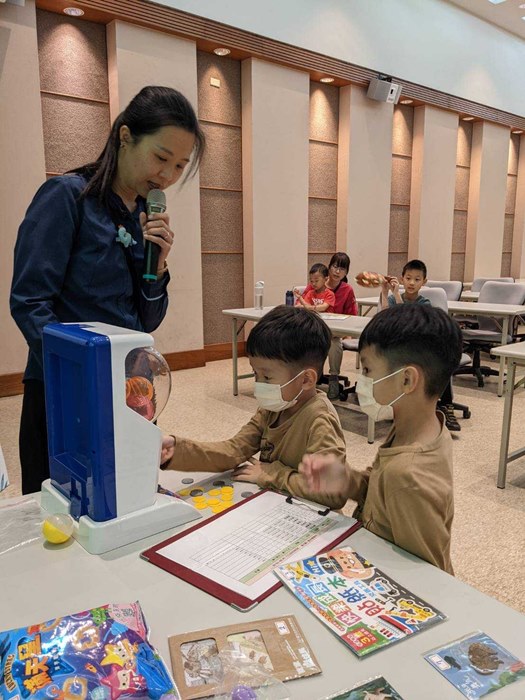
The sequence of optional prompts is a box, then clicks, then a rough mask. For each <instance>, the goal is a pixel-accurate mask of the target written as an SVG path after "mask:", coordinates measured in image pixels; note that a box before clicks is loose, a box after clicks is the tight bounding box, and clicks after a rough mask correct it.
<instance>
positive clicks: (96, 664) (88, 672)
mask: <svg viewBox="0 0 525 700" xmlns="http://www.w3.org/2000/svg"><path fill="white" fill-rule="evenodd" d="M0 697H1V698H2V699H3V700H27V699H30V700H44V698H45V699H46V700H54V699H56V700H119V698H122V699H124V698H134V700H142V699H145V698H152V700H161V699H162V698H166V700H168V699H169V700H178V698H179V695H178V693H177V689H176V687H175V685H174V683H173V681H172V680H171V678H170V675H169V673H168V671H167V669H166V666H165V665H164V662H163V661H162V659H161V658H160V656H159V654H158V652H157V651H156V650H155V649H154V648H153V647H152V646H151V645H150V643H149V642H148V628H147V625H146V622H145V620H144V615H143V613H142V610H141V607H140V605H139V603H138V602H137V603H130V604H128V605H118V604H117V605H111V604H110V605H104V606H103V607H100V608H93V609H92V610H86V611H84V612H81V613H77V614H76V615H65V616H64V617H59V618H56V619H54V620H48V621H47V622H42V623H41V624H38V625H32V626H31V627H21V628H19V629H15V630H9V631H7V632H0Z"/></svg>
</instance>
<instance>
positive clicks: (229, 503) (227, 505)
mask: <svg viewBox="0 0 525 700" xmlns="http://www.w3.org/2000/svg"><path fill="white" fill-rule="evenodd" d="M232 506H233V501H225V502H224V503H223V504H222V509H223V510H226V509H227V508H231V507H232Z"/></svg>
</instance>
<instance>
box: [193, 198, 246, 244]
mask: <svg viewBox="0 0 525 700" xmlns="http://www.w3.org/2000/svg"><path fill="white" fill-rule="evenodd" d="M200 199H201V241H202V243H201V245H202V251H203V252H206V251H208V250H225V251H228V252H232V253H238V252H239V251H242V248H243V241H242V193H241V192H223V191H221V190H201V197H200Z"/></svg>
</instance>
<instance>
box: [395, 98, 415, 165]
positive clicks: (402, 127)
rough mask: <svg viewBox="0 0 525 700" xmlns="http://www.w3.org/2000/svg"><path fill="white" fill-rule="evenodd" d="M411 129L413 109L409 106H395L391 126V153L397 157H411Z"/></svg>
mask: <svg viewBox="0 0 525 700" xmlns="http://www.w3.org/2000/svg"><path fill="white" fill-rule="evenodd" d="M413 129H414V108H413V107H410V105H396V106H395V107H394V120H393V124H392V153H394V154H396V155H399V156H411V155H412V132H413Z"/></svg>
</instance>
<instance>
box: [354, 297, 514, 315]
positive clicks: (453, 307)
mask: <svg viewBox="0 0 525 700" xmlns="http://www.w3.org/2000/svg"><path fill="white" fill-rule="evenodd" d="M357 302H358V304H364V305H365V306H374V305H376V304H378V303H379V297H362V298H361V299H358V300H357ZM448 311H449V313H452V314H455V313H461V314H466V315H472V316H521V315H523V314H525V306H520V305H519V304H490V303H485V302H483V303H481V304H480V303H479V302H477V303H476V304H473V303H472V302H471V301H449V302H448Z"/></svg>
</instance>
